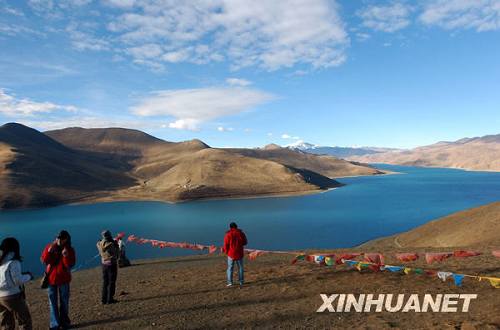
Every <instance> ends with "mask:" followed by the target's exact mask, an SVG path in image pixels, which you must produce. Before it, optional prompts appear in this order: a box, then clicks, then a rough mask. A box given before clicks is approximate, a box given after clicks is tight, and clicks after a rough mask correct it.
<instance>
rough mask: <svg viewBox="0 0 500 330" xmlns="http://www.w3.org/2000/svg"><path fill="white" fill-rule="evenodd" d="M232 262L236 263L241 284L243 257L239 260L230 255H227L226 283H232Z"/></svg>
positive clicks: (242, 280) (242, 279)
mask: <svg viewBox="0 0 500 330" xmlns="http://www.w3.org/2000/svg"><path fill="white" fill-rule="evenodd" d="M234 264H236V265H238V280H239V281H240V284H243V283H244V278H243V273H244V270H243V258H241V259H240V260H233V259H231V258H230V257H227V284H233V269H234Z"/></svg>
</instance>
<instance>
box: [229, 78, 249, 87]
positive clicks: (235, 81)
mask: <svg viewBox="0 0 500 330" xmlns="http://www.w3.org/2000/svg"><path fill="white" fill-rule="evenodd" d="M226 83H227V84H228V85H229V86H243V87H245V86H249V85H251V84H252V82H251V81H249V80H246V79H241V78H227V79H226Z"/></svg>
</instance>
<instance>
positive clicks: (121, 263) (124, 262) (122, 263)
mask: <svg viewBox="0 0 500 330" xmlns="http://www.w3.org/2000/svg"><path fill="white" fill-rule="evenodd" d="M124 235H125V234H123V233H120V234H118V235H117V236H116V239H117V240H118V251H119V256H118V267H120V268H123V267H128V266H130V260H128V258H127V254H126V253H125V242H124V241H123V236H124Z"/></svg>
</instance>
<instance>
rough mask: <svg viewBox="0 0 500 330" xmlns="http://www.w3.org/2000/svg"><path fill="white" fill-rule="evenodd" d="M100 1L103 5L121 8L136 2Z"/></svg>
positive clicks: (125, 0) (129, 0)
mask: <svg viewBox="0 0 500 330" xmlns="http://www.w3.org/2000/svg"><path fill="white" fill-rule="evenodd" d="M102 1H103V3H104V4H105V5H108V6H110V7H117V8H121V9H127V8H132V7H133V6H134V5H135V3H136V2H137V1H136V0H102Z"/></svg>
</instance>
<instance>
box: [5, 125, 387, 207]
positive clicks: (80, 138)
mask: <svg viewBox="0 0 500 330" xmlns="http://www.w3.org/2000/svg"><path fill="white" fill-rule="evenodd" d="M380 173H382V172H380V171H378V170H376V169H374V168H371V167H369V166H366V165H362V164H357V163H351V162H349V161H345V160H340V159H336V158H334V157H328V156H316V155H310V154H306V153H303V152H299V151H293V150H289V149H283V148H279V149H275V150H269V149H264V150H260V151H259V150H250V149H217V148H211V147H209V146H208V145H207V144H205V143H203V142H202V141H200V140H196V139H195V140H190V141H185V142H167V141H164V140H161V139H158V138H155V137H153V136H151V135H148V134H146V133H144V132H141V131H137V130H131V129H124V128H102V129H83V128H67V129H62V130H55V131H48V132H44V133H42V132H39V131H37V130H35V129H32V128H29V127H27V126H24V125H21V124H16V123H8V124H5V125H3V126H1V127H0V208H20V207H43V206H50V205H57V204H63V203H70V202H95V201H113V200H160V201H171V202H177V201H185V200H193V199H200V198H226V197H253V196H263V195H287V194H303V193H311V192H317V191H321V190H326V189H330V188H335V187H339V186H341V184H340V183H339V182H337V181H336V180H334V178H335V177H341V176H350V175H373V174H380Z"/></svg>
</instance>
